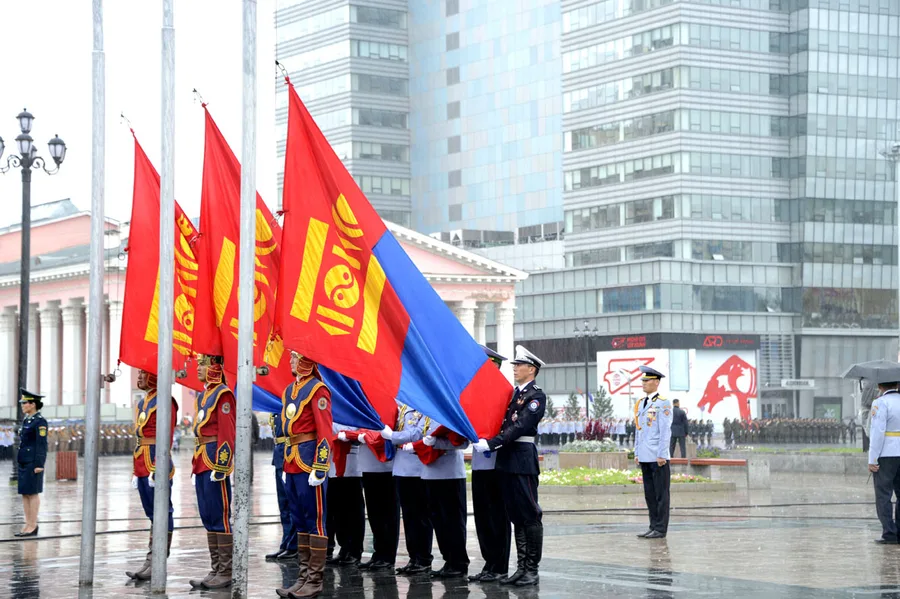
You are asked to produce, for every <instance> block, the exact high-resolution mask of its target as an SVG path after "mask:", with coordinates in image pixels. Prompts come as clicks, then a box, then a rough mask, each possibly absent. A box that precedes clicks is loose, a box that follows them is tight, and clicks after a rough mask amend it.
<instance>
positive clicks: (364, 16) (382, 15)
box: [350, 5, 406, 29]
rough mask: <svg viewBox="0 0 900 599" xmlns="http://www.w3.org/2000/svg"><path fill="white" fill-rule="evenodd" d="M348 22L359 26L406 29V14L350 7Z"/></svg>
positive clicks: (387, 9) (383, 9)
mask: <svg viewBox="0 0 900 599" xmlns="http://www.w3.org/2000/svg"><path fill="white" fill-rule="evenodd" d="M350 22H351V23H359V24H360V25H377V26H379V27H389V28H391V29H406V13H405V12H403V11H402V10H391V9H389V8H374V7H371V6H352V5H351V6H350Z"/></svg>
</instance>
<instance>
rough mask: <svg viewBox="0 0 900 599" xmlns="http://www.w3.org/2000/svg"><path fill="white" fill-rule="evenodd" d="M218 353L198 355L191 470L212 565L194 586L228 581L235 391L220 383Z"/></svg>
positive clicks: (208, 586)
mask: <svg viewBox="0 0 900 599" xmlns="http://www.w3.org/2000/svg"><path fill="white" fill-rule="evenodd" d="M223 362H224V360H223V359H222V356H210V355H206V356H203V355H201V356H199V357H198V359H197V375H198V377H199V378H200V382H202V383H203V384H204V387H205V388H204V390H203V393H200V394H198V395H197V411H196V416H195V417H194V443H195V444H196V447H195V448H194V458H193V462H192V464H193V468H192V472H193V474H194V486H195V488H196V490H197V505H198V506H199V508H200V520H201V521H202V522H203V527H204V528H205V529H206V542H207V544H208V545H209V557H210V562H211V564H212V568H211V570H210V572H209V574H207V575H206V577H205V578H203V579H201V580H191V581H190V584H191V586H192V587H194V588H201V587H202V588H205V589H222V588H225V587H227V586H229V585H230V584H231V558H232V533H231V522H230V520H231V480H230V479H229V478H228V476H229V475H230V474H231V473H232V472H233V471H234V438H235V410H236V409H237V406H236V405H235V401H234V393H233V392H232V391H231V389H229V388H228V386H227V385H226V384H225V372H224V370H223Z"/></svg>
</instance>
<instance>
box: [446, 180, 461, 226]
mask: <svg viewBox="0 0 900 599" xmlns="http://www.w3.org/2000/svg"><path fill="white" fill-rule="evenodd" d="M457 172H459V171H457ZM447 208H448V209H449V212H450V214H449V217H450V222H454V223H455V222H459V221H461V220H462V204H450V205H449V206H448V207H447Z"/></svg>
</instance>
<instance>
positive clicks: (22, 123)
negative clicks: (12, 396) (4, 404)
mask: <svg viewBox="0 0 900 599" xmlns="http://www.w3.org/2000/svg"><path fill="white" fill-rule="evenodd" d="M16 119H17V120H18V121H19V129H20V130H21V134H20V135H19V136H18V137H16V146H17V147H18V150H19V154H18V155H16V154H11V155H10V156H8V157H7V159H6V167H0V173H6V172H7V171H9V170H10V169H12V168H19V169H22V257H21V266H20V267H19V273H20V277H21V280H20V283H19V371H18V379H17V380H18V388H19V389H22V388H24V387H25V386H26V384H27V380H28V312H29V309H30V308H29V302H30V299H29V296H30V294H31V288H30V283H31V171H32V169H35V170H36V169H41V170H43V171H44V172H45V173H47V174H48V175H55V174H56V173H57V172H59V167H60V166H61V165H62V163H63V160H65V158H66V144H65V142H63V140H61V139H60V138H59V136H54V137H53V139H51V140H50V142H49V143H48V146H49V150H50V158H52V159H53V162H54V163H55V164H56V168H54V169H52V170H48V169H47V163H46V161H45V160H44V159H43V158H41V157H40V156H38V155H37V147H36V146H35V145H34V140H33V139H32V137H31V135H30V133H31V125H32V123H34V115H32V114H31V113H30V112H28V110H27V109H23V110H22V112H20V113H19V115H18V116H17V117H16ZM4 149H5V146H4V144H3V138H2V137H0V158H2V157H3V150H4ZM16 420H17V421H21V420H22V404H20V403H19V402H18V401H16ZM15 430H16V432H15V435H16V438H15V448H16V451H18V449H19V429H18V428H17V429H15ZM10 478H11V479H12V480H16V479H17V478H18V470H17V468H16V461H15V460H13V462H12V474H11V476H10Z"/></svg>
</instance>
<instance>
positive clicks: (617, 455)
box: [559, 451, 634, 470]
mask: <svg viewBox="0 0 900 599" xmlns="http://www.w3.org/2000/svg"><path fill="white" fill-rule="evenodd" d="M633 466H634V463H633V462H630V461H629V460H628V454H627V453H626V452H624V451H610V452H595V453H564V452H560V453H559V469H560V470H569V469H570V468H593V469H595V470H608V469H610V468H613V469H615V470H628V469H629V468H631V467H633Z"/></svg>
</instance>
